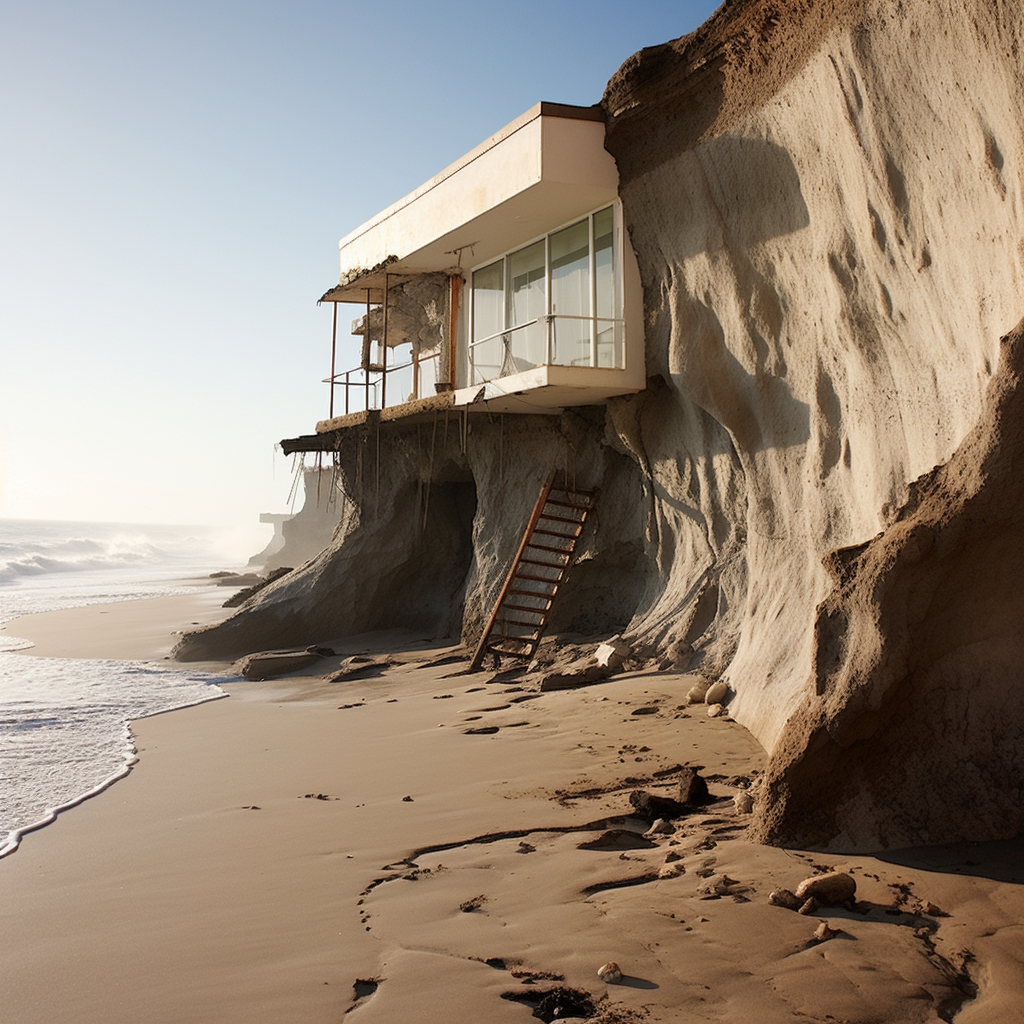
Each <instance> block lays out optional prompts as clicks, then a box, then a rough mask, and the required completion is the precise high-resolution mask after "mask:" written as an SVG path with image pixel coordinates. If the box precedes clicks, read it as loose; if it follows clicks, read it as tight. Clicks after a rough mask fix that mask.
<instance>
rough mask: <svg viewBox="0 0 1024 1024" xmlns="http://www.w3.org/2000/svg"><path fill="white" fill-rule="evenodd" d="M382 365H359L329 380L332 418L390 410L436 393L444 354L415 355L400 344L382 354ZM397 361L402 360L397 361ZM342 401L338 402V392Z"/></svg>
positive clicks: (328, 378) (326, 379)
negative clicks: (373, 410) (369, 411)
mask: <svg viewBox="0 0 1024 1024" xmlns="http://www.w3.org/2000/svg"><path fill="white" fill-rule="evenodd" d="M381 356H382V357H383V358H382V360H381V362H380V363H373V364H371V365H370V366H356V367H353V368H352V369H351V370H345V371H344V372H343V373H336V374H335V375H334V376H333V377H325V378H324V383H325V384H330V385H331V408H330V415H331V417H332V418H333V417H334V416H341V415H346V416H347V415H348V414H349V413H351V412H363V411H364V410H370V409H388V408H391V407H393V406H396V405H404V404H405V403H406V402H412V401H415V400H416V399H417V398H425V397H426V396H427V395H433V394H435V393H436V389H435V387H434V385H435V383H437V380H438V369H439V366H440V359H439V356H440V352H432V353H429V354H427V355H419V356H415V355H414V354H413V351H412V346H411V345H409V344H406V345H399V346H396V347H395V348H393V349H389V350H388V351H387V352H381ZM394 360H401V361H400V362H399V361H394ZM338 389H340V390H341V396H340V400H339V401H335V395H336V392H337V390H338Z"/></svg>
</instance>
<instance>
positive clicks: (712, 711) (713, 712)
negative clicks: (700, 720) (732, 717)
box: [708, 704, 725, 718]
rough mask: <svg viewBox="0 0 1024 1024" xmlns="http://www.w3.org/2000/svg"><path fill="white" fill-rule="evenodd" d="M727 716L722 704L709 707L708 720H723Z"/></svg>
mask: <svg viewBox="0 0 1024 1024" xmlns="http://www.w3.org/2000/svg"><path fill="white" fill-rule="evenodd" d="M723 714H725V708H724V707H723V706H722V705H721V704H709V705H708V718H721V717H722V715H723Z"/></svg>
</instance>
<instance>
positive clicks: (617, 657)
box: [594, 636, 633, 672]
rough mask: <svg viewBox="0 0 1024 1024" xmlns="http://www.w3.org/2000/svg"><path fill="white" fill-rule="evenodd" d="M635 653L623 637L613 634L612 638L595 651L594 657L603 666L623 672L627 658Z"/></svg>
mask: <svg viewBox="0 0 1024 1024" xmlns="http://www.w3.org/2000/svg"><path fill="white" fill-rule="evenodd" d="M632 653H633V650H632V648H631V647H630V646H629V644H627V643H626V642H625V641H624V640H623V639H622V637H619V636H613V637H612V638H611V640H608V641H607V642H606V643H603V644H601V645H600V646H599V647H598V648H597V650H596V651H595V652H594V658H595V659H596V660H597V663H598V665H600V666H601V667H602V668H608V669H611V671H612V672H621V671H622V667H623V664H624V663H625V661H626V659H627V658H629V657H630V656H631V655H632Z"/></svg>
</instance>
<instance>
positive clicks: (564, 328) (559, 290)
mask: <svg viewBox="0 0 1024 1024" xmlns="http://www.w3.org/2000/svg"><path fill="white" fill-rule="evenodd" d="M551 312H552V313H553V314H555V317H556V319H555V321H554V340H553V343H552V353H551V361H552V362H553V363H560V364H565V365H569V366H588V365H589V364H590V320H589V317H590V222H589V219H588V220H584V221H580V222H579V223H578V224H573V225H572V226H571V227H567V228H563V229H562V230H561V231H556V232H555V233H554V234H553V235H552V236H551Z"/></svg>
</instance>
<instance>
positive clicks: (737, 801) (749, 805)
mask: <svg viewBox="0 0 1024 1024" xmlns="http://www.w3.org/2000/svg"><path fill="white" fill-rule="evenodd" d="M732 806H733V808H734V809H735V811H736V813H737V814H749V813H750V812H751V811H752V810H753V809H754V798H753V797H752V796H751V795H750V794H749V793H737V794H736V795H735V796H734V797H733V798H732Z"/></svg>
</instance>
